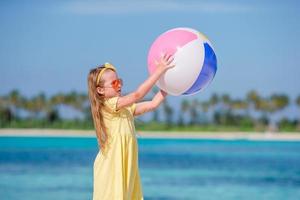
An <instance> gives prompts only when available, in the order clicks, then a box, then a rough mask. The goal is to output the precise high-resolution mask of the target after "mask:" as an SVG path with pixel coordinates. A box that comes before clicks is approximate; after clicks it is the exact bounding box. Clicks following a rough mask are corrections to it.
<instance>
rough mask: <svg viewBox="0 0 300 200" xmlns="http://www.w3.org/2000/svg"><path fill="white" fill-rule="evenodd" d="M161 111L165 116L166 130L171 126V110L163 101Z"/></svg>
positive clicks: (166, 102)
mask: <svg viewBox="0 0 300 200" xmlns="http://www.w3.org/2000/svg"><path fill="white" fill-rule="evenodd" d="M163 111H164V113H165V116H166V123H167V128H169V127H170V126H171V124H172V121H173V120H172V119H173V112H174V111H173V109H172V107H171V106H170V105H169V103H168V101H167V100H165V101H163Z"/></svg>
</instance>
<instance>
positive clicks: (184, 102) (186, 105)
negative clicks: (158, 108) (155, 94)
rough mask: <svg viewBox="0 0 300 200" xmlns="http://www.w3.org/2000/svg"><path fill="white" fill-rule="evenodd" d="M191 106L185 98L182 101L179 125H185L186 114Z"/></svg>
mask: <svg viewBox="0 0 300 200" xmlns="http://www.w3.org/2000/svg"><path fill="white" fill-rule="evenodd" d="M189 108H190V103H189V101H187V100H186V99H183V100H182V101H181V103H180V114H179V118H178V125H184V124H185V120H184V114H185V113H186V112H187V111H188V110H189Z"/></svg>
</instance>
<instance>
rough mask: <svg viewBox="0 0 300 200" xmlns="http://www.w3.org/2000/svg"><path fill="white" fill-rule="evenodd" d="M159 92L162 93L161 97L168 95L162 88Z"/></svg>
mask: <svg viewBox="0 0 300 200" xmlns="http://www.w3.org/2000/svg"><path fill="white" fill-rule="evenodd" d="M160 93H161V94H162V95H163V97H166V96H167V95H168V93H166V92H165V91H163V90H162V89H161V90H160Z"/></svg>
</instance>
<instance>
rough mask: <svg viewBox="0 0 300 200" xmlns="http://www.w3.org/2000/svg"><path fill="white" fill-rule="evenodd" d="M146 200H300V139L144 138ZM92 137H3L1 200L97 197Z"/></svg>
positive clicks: (141, 153) (0, 141)
mask: <svg viewBox="0 0 300 200" xmlns="http://www.w3.org/2000/svg"><path fill="white" fill-rule="evenodd" d="M137 140H138V147H139V152H138V153H139V169H140V175H141V181H142V188H143V194H144V199H145V200H148V199H149V200H169V199H170V200H172V199H174V200H185V199H187V200H189V199H191V200H192V199H193V200H194V199H196V200H197V199H199V200H202V199H203V200H299V199H300V142H299V141H258V140H256V141H254V140H221V139H220V140H219V139H178V138H177V139H166V138H164V139H162V138H161V139H155V138H151V139H150V138H142V137H139V138H138V139H137ZM97 153H98V147H97V141H96V139H95V138H94V137H62V136H60V137H52V136H51V137H46V136H42V137H30V136H26V137H19V136H1V137H0V199H1V200H41V199H42V200H91V199H92V192H93V162H94V159H95V157H96V155H97Z"/></svg>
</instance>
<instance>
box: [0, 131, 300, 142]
mask: <svg viewBox="0 0 300 200" xmlns="http://www.w3.org/2000/svg"><path fill="white" fill-rule="evenodd" d="M1 136H2V137H3V136H36V137H43V136H45V137H95V132H94V131H93V130H65V129H0V137H1ZM137 137H139V138H180V139H193V138H195V139H222V140H282V141H300V133H296V132H292V133H291V132H280V133H277V132H276V133H271V132H264V133H259V132H181V131H180V132H174V131H173V132H166V131H157V132H156V131H137Z"/></svg>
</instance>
